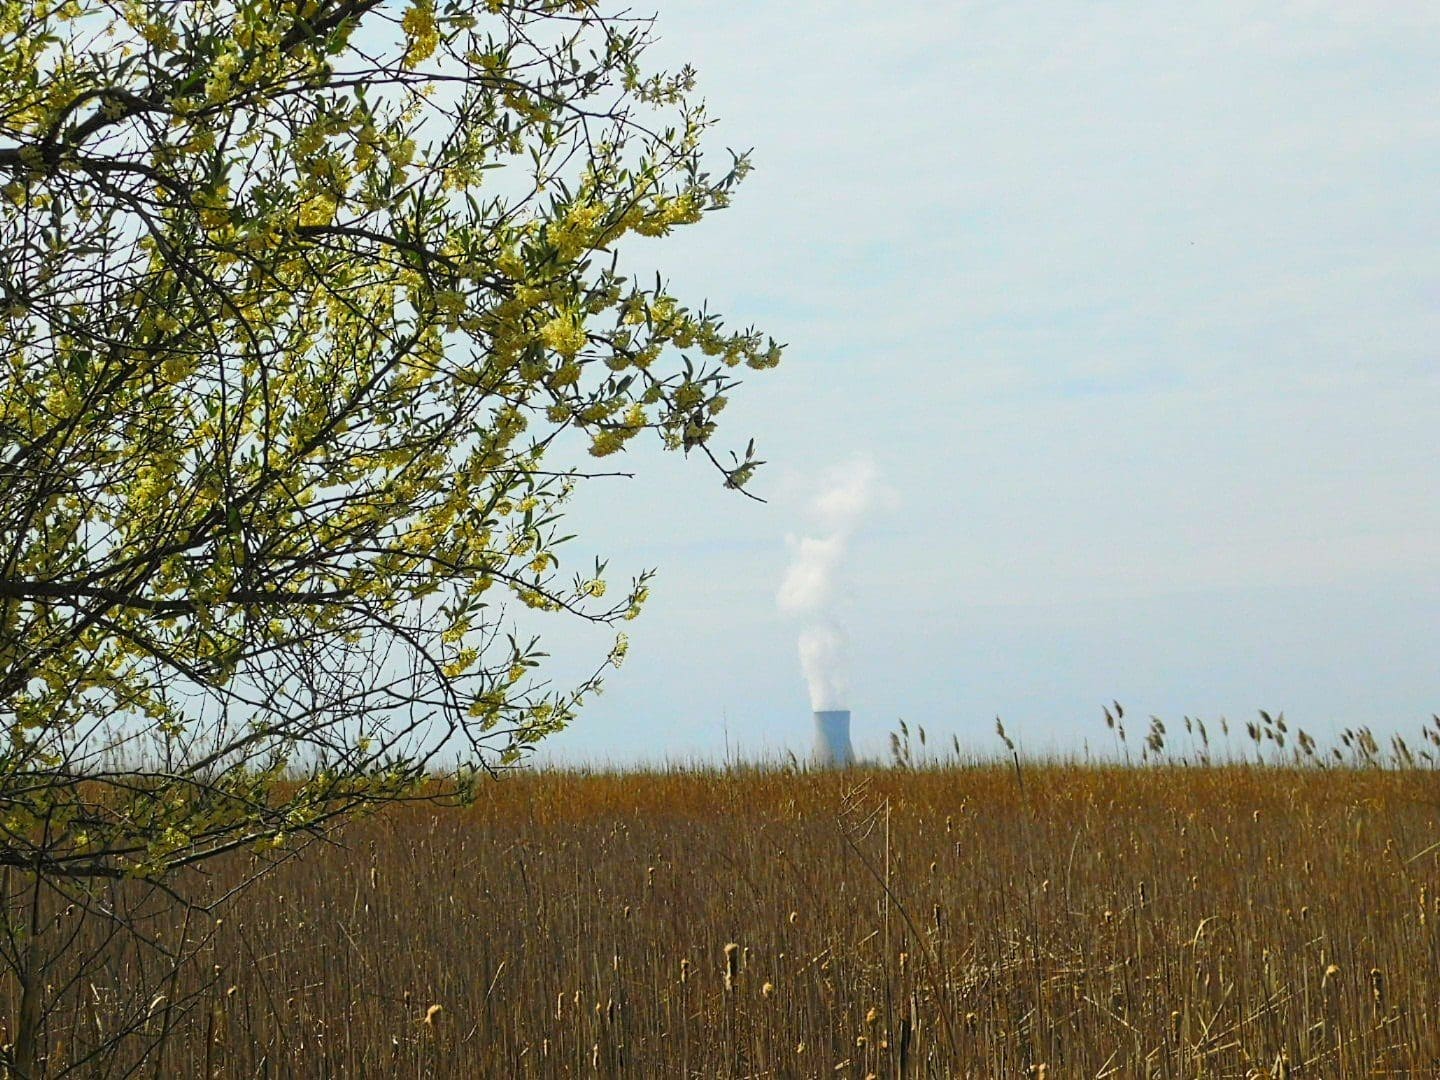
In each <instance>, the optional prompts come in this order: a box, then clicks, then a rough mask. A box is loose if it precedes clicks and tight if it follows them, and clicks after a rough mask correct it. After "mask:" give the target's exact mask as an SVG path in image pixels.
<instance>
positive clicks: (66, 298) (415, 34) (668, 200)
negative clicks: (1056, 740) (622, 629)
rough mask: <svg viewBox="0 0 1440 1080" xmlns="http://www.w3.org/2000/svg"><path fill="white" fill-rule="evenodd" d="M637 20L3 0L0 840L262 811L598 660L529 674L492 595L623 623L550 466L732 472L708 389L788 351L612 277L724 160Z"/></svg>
mask: <svg viewBox="0 0 1440 1080" xmlns="http://www.w3.org/2000/svg"><path fill="white" fill-rule="evenodd" d="M650 29H651V28H650V24H649V22H648V20H636V19H634V18H631V17H629V16H627V15H625V14H624V13H620V14H606V13H604V12H601V11H600V10H598V7H597V4H595V3H593V2H589V0H566V2H561V0H518V2H508V0H507V2H499V0H490V2H488V3H486V2H479V0H177V2H166V0H0V560H3V565H0V717H3V721H0V722H3V723H4V725H5V728H6V733H7V735H8V738H7V739H6V740H5V743H4V749H3V752H0V864H4V865H10V866H23V867H29V868H31V869H32V870H35V871H36V872H39V873H45V874H49V875H52V876H54V877H57V878H59V879H61V880H64V881H70V882H79V881H81V880H84V879H87V878H97V877H98V878H114V877H125V876H129V877H136V876H139V877H163V876H164V875H165V874H166V873H167V872H169V871H171V870H174V869H176V868H177V867H181V866H185V865H189V864H193V863H196V862H198V861H200V860H203V859H206V858H209V857H211V856H213V855H215V854H218V853H221V852H224V851H227V850H231V849H233V848H236V847H238V846H250V847H252V848H253V847H255V846H256V845H270V844H274V845H281V844H283V843H284V838H285V837H286V836H287V835H288V834H292V833H295V834H300V833H303V832H305V831H307V830H315V829H318V828H319V827H320V826H321V825H322V824H323V823H324V822H326V821H328V820H332V819H333V818H334V817H335V816H336V815H338V814H343V813H345V812H346V811H348V810H351V809H354V808H357V807H360V806H363V805H366V804H371V803H374V802H377V801H385V800H388V799H393V798H398V797H403V796H404V795H406V794H407V793H413V792H414V791H415V790H416V788H417V785H419V784H421V783H422V782H425V781H426V777H427V776H429V775H430V774H431V773H432V771H433V770H434V768H435V767H436V766H437V762H438V760H439V759H438V758H437V757H436V755H437V754H438V753H439V752H440V751H441V750H442V748H449V749H446V750H445V753H446V754H447V755H449V754H450V753H451V751H452V750H453V748H455V747H456V746H459V747H461V748H463V749H464V751H465V752H466V754H465V756H466V757H467V758H468V761H469V763H470V764H471V765H472V766H473V765H474V764H475V763H476V762H478V761H479V760H482V759H483V758H484V756H485V753H486V752H488V751H489V750H492V749H493V751H494V752H495V753H496V754H498V755H499V756H500V759H501V760H507V759H509V760H513V759H514V758H515V757H516V756H517V755H519V754H521V753H523V751H524V750H525V749H526V748H527V747H529V746H530V745H531V744H533V743H534V742H535V741H536V740H537V739H539V738H541V737H543V736H544V735H546V734H547V733H550V732H553V731H555V730H556V729H557V728H559V727H560V726H562V725H563V724H564V723H565V722H566V721H567V720H569V719H570V718H571V716H572V715H573V713H574V710H575V708H576V706H577V705H578V703H579V702H580V700H581V698H582V697H583V695H585V694H586V693H588V692H589V691H591V690H593V689H594V687H595V686H596V685H597V679H598V675H599V674H600V673H601V672H603V670H604V668H605V666H606V664H613V663H614V662H617V661H618V659H619V657H620V656H621V655H622V653H623V647H624V640H623V636H620V637H617V643H616V647H615V649H614V651H613V652H612V653H611V654H610V657H609V658H608V660H607V661H606V663H605V664H601V665H600V668H599V670H598V671H597V674H596V678H591V679H587V680H585V681H584V682H583V683H582V684H581V685H579V686H567V687H565V688H562V689H557V688H555V687H554V686H553V685H552V684H551V683H550V682H549V681H548V679H547V678H546V676H545V673H544V670H543V669H542V668H541V667H540V666H539V665H540V658H541V655H542V654H541V653H540V652H539V650H538V647H537V642H536V641H535V640H534V639H531V638H528V637H526V636H525V635H522V634H520V633H519V632H518V630H517V629H516V626H515V623H514V620H513V617H510V616H507V615H506V611H507V605H509V610H512V611H520V610H522V609H521V607H520V605H525V606H528V607H529V608H538V609H542V610H551V611H555V610H558V611H568V612H571V613H573V614H574V615H575V616H577V617H580V618H584V619H589V620H593V621H598V622H602V623H618V622H619V621H621V620H623V619H625V618H629V617H632V616H633V615H634V614H635V613H636V612H637V610H638V609H639V605H640V604H641V602H642V601H643V599H644V596H645V589H646V577H645V576H644V575H643V574H642V575H641V576H640V577H638V578H636V579H635V580H633V581H631V582H630V583H629V584H628V587H624V586H619V587H613V588H611V589H610V590H609V591H607V587H606V582H605V580H604V564H603V563H597V564H595V565H593V566H588V567H583V568H581V569H580V570H579V571H578V572H577V571H576V570H575V569H574V568H571V567H568V566H566V565H565V563H564V562H563V561H562V558H561V555H562V554H563V551H562V549H561V548H560V543H561V541H562V540H563V539H564V536H563V535H562V533H561V531H560V527H561V519H560V510H561V504H562V503H563V501H564V500H565V498H566V496H567V493H569V492H570V491H571V489H572V487H573V485H574V484H575V483H577V482H579V481H581V480H582V479H584V478H585V477H586V476H587V475H591V472H590V470H592V469H593V468H605V467H607V466H599V465H593V466H592V465H591V464H588V463H589V462H591V460H592V457H591V456H593V458H605V457H608V456H609V455H612V454H615V453H616V452H619V451H622V450H623V449H624V448H625V447H626V445H627V444H628V443H629V442H630V441H631V440H632V439H635V438H637V437H658V439H659V440H661V441H662V442H663V443H664V445H666V446H668V447H671V448H675V449H680V448H683V449H685V450H686V451H691V450H693V451H696V452H697V453H698V454H701V455H703V456H705V457H708V458H709V460H710V461H711V462H712V463H713V464H714V465H715V466H717V467H718V468H719V469H720V472H721V478H722V479H723V480H724V482H725V483H726V484H728V485H729V486H731V487H741V486H743V485H744V484H745V482H746V480H747V479H748V478H749V476H750V474H751V472H752V470H753V469H754V467H755V466H756V465H757V464H758V462H756V461H755V460H754V458H753V453H752V451H748V450H747V451H746V453H744V454H742V455H734V454H731V455H725V456H723V457H722V455H720V454H719V453H718V452H712V451H711V449H710V447H709V440H710V437H711V434H712V432H713V430H714V424H715V417H716V414H718V413H719V412H720V410H721V408H722V407H723V406H724V404H725V394H726V393H727V392H728V391H729V390H730V389H731V387H732V386H733V385H734V379H733V374H734V370H735V369H736V368H737V367H741V366H748V367H751V368H765V367H769V366H771V365H773V364H774V363H775V362H776V361H777V360H778V358H779V347H778V346H776V345H775V343H774V342H773V341H770V340H768V339H765V338H763V337H761V336H760V335H758V334H756V333H755V332H754V331H751V330H745V331H741V332H735V331H732V330H730V329H727V328H726V327H725V326H724V325H723V324H722V322H721V320H720V319H719V318H717V317H716V316H715V315H713V314H711V313H709V312H707V311H706V310H705V309H703V308H698V309H697V308H693V307H687V306H685V305H684V304H682V303H681V302H680V301H679V300H677V299H676V298H675V297H673V296H671V295H669V294H668V292H667V290H666V286H665V285H664V283H663V281H660V280H658V279H656V280H653V281H650V282H646V281H643V280H635V279H633V278H631V277H628V276H626V275H625V274H624V273H623V271H622V267H621V253H620V252H619V251H618V250H617V245H620V244H621V242H622V240H623V238H625V237H627V236H629V235H631V234H635V235H637V236H640V237H653V236H663V235H665V234H667V233H668V232H669V231H670V230H672V229H674V228H675V227H677V226H681V225H685V224H689V223H692V222H695V221H697V220H699V219H700V218H701V217H702V216H703V215H704V214H705V213H707V212H708V211H711V210H714V209H717V208H720V207H723V206H724V205H726V202H727V201H728V199H729V198H730V195H731V192H732V189H733V188H734V186H735V184H736V182H737V181H738V180H740V179H741V177H742V176H743V175H744V173H745V171H746V167H747V166H746V160H745V157H744V156H743V155H739V156H734V155H732V156H731V157H729V158H727V159H726V161H725V164H724V168H723V169H722V170H719V171H710V168H709V166H708V164H707V160H706V158H705V156H704V155H703V153H702V149H701V138H702V136H703V135H704V133H705V131H706V129H707V127H708V126H709V121H708V120H707V118H706V116H705V114H704V111H703V108H702V107H701V106H700V104H699V103H698V102H697V101H695V100H694V99H693V87H692V82H693V80H692V75H691V73H690V72H689V71H688V70H684V71H681V72H679V73H673V74H665V73H655V72H651V71H649V70H647V69H645V68H643V67H642V66H641V57H642V53H643V52H644V49H645V46H646V44H647V40H648V35H649V33H650ZM632 247H633V245H631V246H627V247H626V251H625V253H624V254H625V257H626V258H629V257H630V255H631V251H632ZM447 760H448V757H447ZM467 775H470V774H467V773H466V772H465V771H464V770H462V771H460V772H459V773H458V774H456V775H455V776H454V777H453V778H452V779H453V781H454V782H453V783H452V784H451V785H450V790H457V786H458V787H460V788H463V786H464V784H465V783H466V779H465V778H466V776H467ZM430 782H431V783H432V784H433V779H432V780H431V781H430ZM427 790H431V791H433V790H434V788H433V787H431V788H429V789H427Z"/></svg>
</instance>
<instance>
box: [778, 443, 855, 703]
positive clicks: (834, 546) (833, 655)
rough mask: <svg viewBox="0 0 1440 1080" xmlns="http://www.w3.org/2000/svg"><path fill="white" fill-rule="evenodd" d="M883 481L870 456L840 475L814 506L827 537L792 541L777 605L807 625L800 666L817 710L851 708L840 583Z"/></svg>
mask: <svg viewBox="0 0 1440 1080" xmlns="http://www.w3.org/2000/svg"><path fill="white" fill-rule="evenodd" d="M879 478H880V474H879V470H878V469H876V467H875V463H874V461H872V460H871V459H870V458H869V457H868V456H862V457H858V458H856V459H855V460H854V461H852V462H851V463H850V464H849V465H848V466H845V467H844V468H841V469H837V470H835V471H834V472H833V473H831V474H830V475H829V476H827V477H826V478H825V481H824V483H823V484H822V485H821V488H820V491H819V493H818V494H817V495H816V496H815V499H814V502H813V504H812V506H813V509H814V511H815V514H816V516H817V517H818V518H819V520H820V524H821V525H822V527H823V530H822V535H819V536H802V537H800V538H799V539H795V538H793V537H792V538H791V540H790V547H791V552H792V555H791V559H790V566H789V568H788V569H787V570H786V571H785V577H784V579H783V580H782V581H781V582H780V592H779V594H778V595H777V597H776V600H777V602H778V603H779V605H780V610H781V611H784V612H785V613H786V614H788V615H794V616H796V617H797V618H799V619H801V620H802V627H801V630H800V666H801V668H802V669H803V670H804V672H805V682H806V684H807V685H808V686H809V688H810V707H811V708H812V709H841V708H845V707H846V705H847V704H848V703H847V701H846V697H847V694H848V691H849V686H848V685H847V683H846V679H845V676H846V673H847V667H848V664H847V663H846V639H845V632H844V631H843V630H842V629H841V627H840V624H839V622H838V621H837V619H836V616H835V594H836V588H837V579H838V577H839V574H840V569H841V566H842V564H843V562H844V559H845V549H846V547H847V546H848V545H849V543H850V538H851V537H852V536H853V535H854V533H855V530H856V529H857V528H858V527H859V525H860V522H861V521H862V520H863V518H864V517H865V515H866V514H867V513H869V512H870V510H871V508H872V507H873V506H874V505H875V503H876V496H877V494H878V491H879Z"/></svg>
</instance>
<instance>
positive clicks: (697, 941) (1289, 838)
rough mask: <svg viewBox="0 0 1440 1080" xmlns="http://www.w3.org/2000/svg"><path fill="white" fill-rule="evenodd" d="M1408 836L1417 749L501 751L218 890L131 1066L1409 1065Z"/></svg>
mask: <svg viewBox="0 0 1440 1080" xmlns="http://www.w3.org/2000/svg"><path fill="white" fill-rule="evenodd" d="M1437 842H1440V781H1437V775H1436V774H1435V773H1433V772H1431V771H1429V770H1428V769H1418V768H1412V769H1380V768H1366V769H1351V768H1332V769H1320V768H1316V767H1309V768H1298V767H1293V768H1292V767H1278V766H1264V767H1259V766H1253V765H1252V766H1245V765H1235V764H1232V765H1225V766H1209V767H1197V766H1182V765H1167V766H1150V767H1135V768H1122V767H1103V766H1082V765H1064V764H1049V765H1044V764H1033V765H1026V766H1024V767H1023V768H1020V769H1018V770H1017V768H1016V767H1015V765H1014V764H1013V763H1011V764H990V765H981V764H973V765H965V766H958V765H957V766H953V767H936V768H929V769H914V770H904V769H875V770H853V771H849V772H836V773H799V774H793V773H787V772H784V771H779V770H775V771H753V770H743V769H736V770H730V771H720V770H717V771H683V770H677V771H674V772H660V773H638V774H593V775H588V774H571V773H560V772H555V773H520V774H516V775H512V776H509V777H507V778H505V779H503V780H500V781H497V782H496V783H494V784H493V785H491V786H490V787H489V788H487V790H486V794H485V797H484V799H483V800H482V802H481V803H480V804H479V805H477V806H474V807H472V808H469V809H465V810H454V809H438V808H432V807H420V806H415V807H408V808H401V809H396V810H392V811H389V812H386V813H383V814H380V815H378V816H375V817H373V818H370V819H367V820H364V821H361V822H359V823H356V824H355V825H353V826H352V827H350V828H349V829H348V831H347V832H346V833H345V834H344V835H343V837H341V842H340V843H339V844H336V845H328V844H327V845H319V844H316V845H311V846H310V847H308V848H306V849H305V850H304V851H303V853H302V854H301V855H300V856H299V857H297V858H295V859H292V860H290V861H288V862H286V863H284V864H283V865H281V866H280V867H279V868H278V869H276V870H275V871H274V872H272V873H271V874H270V875H269V876H267V877H264V878H263V879H261V880H260V881H259V883H258V884H256V885H254V886H253V887H251V888H249V889H248V890H247V891H245V892H244V893H242V894H241V895H240V896H239V897H238V898H237V899H236V900H235V901H233V902H232V903H231V904H230V905H229V907H228V908H227V909H226V911H225V912H224V919H223V922H222V923H221V924H220V926H219V927H218V928H213V936H212V937H211V938H210V940H209V943H208V944H207V945H206V946H205V948H204V950H203V953H202V956H201V958H200V960H201V962H200V963H198V964H196V965H194V966H192V967H191V968H189V969H187V973H186V974H185V975H184V976H182V980H181V981H182V982H183V981H185V980H192V981H193V985H188V986H186V985H180V984H179V983H177V984H176V985H175V986H173V987H170V988H169V989H170V994H169V995H168V996H167V999H166V1003H161V1004H159V1005H158V1007H157V1009H156V1010H155V1011H156V1014H157V1015H156V1018H155V1019H153V1021H152V1024H151V1028H150V1030H151V1031H152V1033H153V1032H154V1030H155V1027H156V1025H159V1024H161V1023H162V1020H161V1019H160V1017H162V1016H163V1024H164V1025H165V1026H166V1027H167V1028H168V1032H169V1034H168V1038H167V1040H166V1042H165V1046H164V1049H163V1051H162V1052H161V1056H160V1058H159V1059H158V1061H155V1062H151V1063H149V1064H147V1066H146V1069H147V1074H148V1073H149V1071H150V1070H151V1069H153V1068H155V1067H156V1066H157V1065H158V1071H155V1072H154V1073H153V1074H154V1075H157V1076H177V1077H178V1076H197V1077H198V1076H214V1077H277V1078H279V1077H298V1078H308V1077H340V1076H345V1077H392V1076H394V1077H426V1078H428V1077H512V1076H513V1077H521V1076H537V1077H543V1076H587V1077H588V1076H622V1075H625V1076H640V1077H658V1076H667V1077H668V1076H675V1077H684V1076H693V1077H819V1076H848V1077H867V1076H876V1077H909V1076H916V1077H920V1076H937V1077H950V1076H954V1077H962V1076H963V1077H1025V1076H1031V1077H1038V1076H1044V1077H1049V1078H1051V1080H1058V1078H1063V1077H1105V1076H1111V1077H1165V1078H1171V1077H1174V1078H1180V1077H1255V1076H1261V1077H1272V1076H1275V1077H1278V1076H1291V1077H1366V1076H1436V1075H1440V947H1437V942H1440V937H1437V923H1440V880H1437V858H1440V848H1436V847H1435V845H1436V844H1437ZM243 870H244V867H243V866H242V865H239V864H237V865H235V866H232V867H230V868H228V870H227V871H226V872H228V873H233V874H236V875H239V874H240V873H242V872H243ZM223 877H224V875H223V873H222V875H221V877H220V878H217V879H216V880H215V881H213V882H212V885H211V887H212V888H214V889H216V890H219V889H222V888H224V887H225V881H224V880H223ZM167 932H168V933H170V934H172V935H173V934H175V933H178V930H177V929H174V928H172V929H170V930H169V931H163V930H157V933H159V934H160V936H161V938H163V937H164V935H165V933H167ZM187 932H188V933H195V932H196V930H195V928H194V926H193V925H192V927H191V928H190V929H189V930H187ZM124 963H125V961H123V960H122V959H120V958H119V954H118V953H117V959H116V960H115V962H114V963H113V964H112V965H111V967H110V969H109V973H110V976H111V977H112V978H114V979H117V980H123V979H125V978H126V977H127V974H126V971H125V967H124ZM94 981H95V979H94V977H93V976H92V977H91V978H90V982H91V983H94ZM102 982H103V980H102ZM103 990H104V987H103V986H100V987H98V988H97V987H96V986H94V985H92V986H90V987H89V988H88V989H86V988H84V987H77V988H76V990H75V994H74V1005H73V1008H72V1009H70V1011H66V1012H62V1013H59V1014H57V1015H56V1016H54V1017H52V1021H51V1024H50V1029H49V1032H48V1047H49V1053H50V1055H51V1067H52V1069H54V1070H56V1071H59V1070H62V1069H63V1068H64V1066H65V1064H66V1060H67V1054H69V1053H70V1052H71V1051H70V1050H69V1049H67V1047H74V1046H78V1045H81V1044H83V1042H84V1041H85V1032H86V1025H93V1024H95V1023H97V1022H98V1021H97V1019H96V1017H95V1015H94V1013H95V1011H96V1009H97V1007H98V1006H96V1004H95V1002H97V1001H100V1000H101V999H102V998H103V996H104V994H103ZM171 1001H173V1002H177V1003H178V1002H184V1003H185V1004H184V1005H183V1007H181V1006H177V1007H171V1005H170V1004H169V1003H168V1002H171ZM12 1004H13V1003H12Z"/></svg>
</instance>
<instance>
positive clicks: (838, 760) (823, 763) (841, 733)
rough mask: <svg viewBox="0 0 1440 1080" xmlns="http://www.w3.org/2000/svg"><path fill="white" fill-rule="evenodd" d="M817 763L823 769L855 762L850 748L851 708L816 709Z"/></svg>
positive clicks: (840, 766) (842, 766) (841, 766)
mask: <svg viewBox="0 0 1440 1080" xmlns="http://www.w3.org/2000/svg"><path fill="white" fill-rule="evenodd" d="M815 764H816V765H817V766H819V767H820V768H822V769H836V768H844V767H846V766H849V765H854V764H855V751H854V750H852V749H851V748H850V710H849V709H816V710H815Z"/></svg>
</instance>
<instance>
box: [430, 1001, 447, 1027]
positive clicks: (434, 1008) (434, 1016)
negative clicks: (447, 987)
mask: <svg viewBox="0 0 1440 1080" xmlns="http://www.w3.org/2000/svg"><path fill="white" fill-rule="evenodd" d="M444 1011H445V1006H443V1005H431V1006H430V1007H429V1008H428V1009H426V1010H425V1026H426V1027H431V1028H433V1027H434V1026H435V1025H436V1024H438V1023H439V1022H440V1014H441V1013H443V1012H444Z"/></svg>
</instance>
